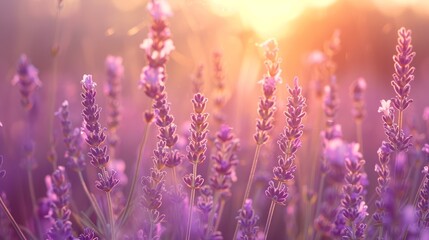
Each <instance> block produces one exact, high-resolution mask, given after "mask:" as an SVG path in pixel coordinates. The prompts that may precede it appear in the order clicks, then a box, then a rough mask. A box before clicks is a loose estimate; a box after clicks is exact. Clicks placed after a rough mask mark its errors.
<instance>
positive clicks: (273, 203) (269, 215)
mask: <svg viewBox="0 0 429 240" xmlns="http://www.w3.org/2000/svg"><path fill="white" fill-rule="evenodd" d="M275 207H276V203H275V202H274V201H271V205H270V210H269V211H268V217H267V223H266V224H265V229H264V240H266V239H267V238H268V232H269V230H270V226H271V221H272V220H273V214H274V209H275Z"/></svg>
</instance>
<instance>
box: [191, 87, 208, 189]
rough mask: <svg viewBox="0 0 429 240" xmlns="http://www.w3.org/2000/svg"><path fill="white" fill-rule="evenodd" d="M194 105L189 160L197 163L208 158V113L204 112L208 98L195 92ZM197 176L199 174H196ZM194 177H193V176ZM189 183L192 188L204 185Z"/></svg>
mask: <svg viewBox="0 0 429 240" xmlns="http://www.w3.org/2000/svg"><path fill="white" fill-rule="evenodd" d="M192 103H193V105H194V113H193V114H192V115H191V118H192V123H191V130H190V131H191V137H190V139H189V140H190V143H189V146H188V149H187V150H188V160H189V161H190V162H191V163H192V164H195V165H198V164H201V163H203V162H204V160H205V159H206V156H205V152H206V150H207V139H206V138H207V133H208V130H207V128H208V122H207V118H208V114H207V113H204V110H205V107H206V104H207V98H205V97H204V96H203V95H202V94H199V93H197V94H195V96H194V99H192ZM195 177H197V176H195ZM191 178H193V177H191ZM187 185H188V186H189V187H190V188H199V187H201V185H202V182H201V185H198V186H194V185H193V184H191V185H189V183H187Z"/></svg>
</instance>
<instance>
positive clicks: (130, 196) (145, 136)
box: [119, 123, 150, 226]
mask: <svg viewBox="0 0 429 240" xmlns="http://www.w3.org/2000/svg"><path fill="white" fill-rule="evenodd" d="M149 126H150V123H148V124H146V126H145V129H144V133H143V139H142V141H141V142H140V147H139V153H138V157H137V163H136V167H135V168H134V175H133V180H132V182H131V189H130V192H129V194H128V198H127V203H126V204H125V207H124V210H123V211H122V212H121V214H120V216H119V225H120V226H122V224H123V223H124V222H125V219H126V218H127V215H128V212H129V211H130V206H131V201H132V199H133V196H134V191H135V188H136V183H137V177H138V175H139V171H140V165H141V162H142V155H143V152H144V149H145V147H146V142H147V139H148V135H149Z"/></svg>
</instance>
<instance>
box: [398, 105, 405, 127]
mask: <svg viewBox="0 0 429 240" xmlns="http://www.w3.org/2000/svg"><path fill="white" fill-rule="evenodd" d="M403 115H404V111H403V110H399V114H398V127H399V130H402V121H403Z"/></svg>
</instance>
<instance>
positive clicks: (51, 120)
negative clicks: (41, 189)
mask: <svg viewBox="0 0 429 240" xmlns="http://www.w3.org/2000/svg"><path fill="white" fill-rule="evenodd" d="M60 13H61V6H60V5H58V8H57V14H56V19H55V35H54V43H53V44H54V45H53V46H52V49H51V54H52V57H53V66H52V83H51V89H52V94H51V96H52V98H51V99H49V113H52V114H50V115H49V116H50V117H49V118H48V121H49V122H48V131H49V133H48V134H49V142H50V143H51V146H53V145H54V144H55V140H54V114H53V113H54V111H55V101H56V99H57V95H56V93H57V81H58V58H57V56H58V51H59V43H58V42H59V41H60V39H61V28H60ZM52 151H53V152H52V154H54V155H56V152H55V148H53V149H52ZM51 160H52V162H51V164H52V168H53V170H55V169H57V162H56V156H54V158H53V159H51Z"/></svg>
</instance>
